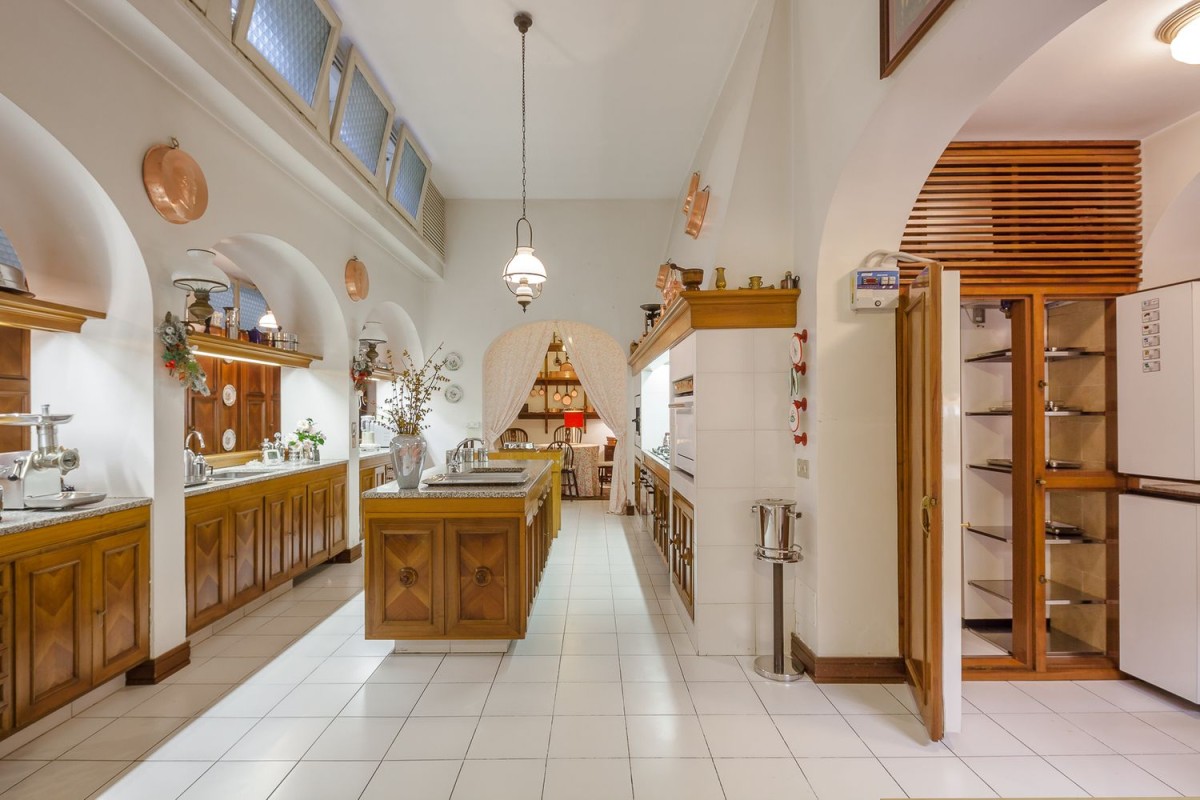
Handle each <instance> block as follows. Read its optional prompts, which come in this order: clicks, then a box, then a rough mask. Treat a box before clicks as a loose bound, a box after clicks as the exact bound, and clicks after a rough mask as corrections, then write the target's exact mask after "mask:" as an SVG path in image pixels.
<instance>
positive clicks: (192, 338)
mask: <svg viewBox="0 0 1200 800" xmlns="http://www.w3.org/2000/svg"><path fill="white" fill-rule="evenodd" d="M188 341H189V342H190V343H191V344H192V348H193V349H194V350H195V352H196V355H201V356H214V357H216V358H228V359H232V360H234V361H249V362H250V363H252V364H266V365H267V366H271V367H299V368H300V369H307V368H308V367H309V366H310V365H311V364H312V362H314V361H320V360H321V356H317V355H312V354H311V353H300V352H297V351H294V350H280V349H279V348H278V347H269V346H267V345H264V344H254V343H253V342H243V341H242V340H240V339H227V338H225V337H224V336H213V335H211V334H208V333H190V334H188Z"/></svg>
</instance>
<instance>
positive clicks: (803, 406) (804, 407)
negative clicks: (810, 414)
mask: <svg viewBox="0 0 1200 800" xmlns="http://www.w3.org/2000/svg"><path fill="white" fill-rule="evenodd" d="M792 405H794V406H795V407H796V408H798V409H800V410H801V411H808V398H807V397H801V398H800V399H799V400H793V401H792Z"/></svg>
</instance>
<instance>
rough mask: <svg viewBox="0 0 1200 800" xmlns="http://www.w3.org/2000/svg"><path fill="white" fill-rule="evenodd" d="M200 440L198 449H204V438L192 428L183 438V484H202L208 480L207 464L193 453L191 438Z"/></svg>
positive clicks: (202, 457) (197, 454) (202, 458)
mask: <svg viewBox="0 0 1200 800" xmlns="http://www.w3.org/2000/svg"><path fill="white" fill-rule="evenodd" d="M193 436H195V437H196V438H197V439H199V440H200V449H201V450H203V449H204V436H203V434H201V433H200V431H198V430H196V429H195V428H193V429H192V430H191V431H190V432H188V435H187V436H185V437H183V482H184V483H185V484H195V483H204V482H205V481H206V480H208V462H207V461H206V460H205V459H204V456H202V455H200V454H199V453H193V452H192V448H191V444H192V437H193Z"/></svg>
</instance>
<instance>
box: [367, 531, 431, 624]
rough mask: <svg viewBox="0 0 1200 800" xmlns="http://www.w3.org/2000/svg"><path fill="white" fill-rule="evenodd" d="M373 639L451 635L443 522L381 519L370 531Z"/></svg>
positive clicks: (369, 602) (369, 598) (369, 621)
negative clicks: (447, 603) (446, 633)
mask: <svg viewBox="0 0 1200 800" xmlns="http://www.w3.org/2000/svg"><path fill="white" fill-rule="evenodd" d="M366 569H367V586H368V587H369V589H368V591H367V637H368V638H372V639H423V638H430V637H441V636H442V635H443V634H444V633H445V632H446V605H445V586H444V585H443V581H444V578H445V558H444V550H443V530H442V521H441V520H428V519H412V520H405V519H375V520H371V521H370V522H369V523H368V530H367V567H366Z"/></svg>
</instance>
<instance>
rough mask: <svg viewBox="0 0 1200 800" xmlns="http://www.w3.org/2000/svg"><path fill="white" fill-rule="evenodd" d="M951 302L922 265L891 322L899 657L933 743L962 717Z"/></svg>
mask: <svg viewBox="0 0 1200 800" xmlns="http://www.w3.org/2000/svg"><path fill="white" fill-rule="evenodd" d="M958 295H959V276H958V273H957V272H943V271H942V268H941V265H940V264H930V266H929V268H928V269H927V270H925V271H924V272H922V273H921V274H920V275H919V276H918V277H917V278H916V279H915V280H914V281H913V283H912V284H911V285H910V286H909V287H908V292H907V294H906V295H904V296H903V297H902V299H901V310H900V313H899V315H898V318H897V322H898V324H897V336H898V354H899V356H900V357H899V364H898V371H897V386H898V398H897V399H898V405H899V425H898V428H899V459H898V464H899V477H900V480H899V489H900V492H899V494H900V520H899V523H900V524H899V531H900V543H899V544H900V546H899V559H900V574H899V583H900V655H901V656H902V657H903V659H904V666H905V673H906V678H907V681H908V684H909V686H910V687H911V689H912V692H913V697H914V698H915V699H916V702H917V705H918V706H919V707H920V709H921V717H922V718H923V719H924V721H925V727H926V728H927V729H928V731H929V737H930V738H931V739H933V740H934V741H937V740H939V739H941V738H942V736H943V734H945V733H947V732H954V731H957V730H958V729H959V727H960V725H961V714H962V639H961V633H960V631H959V628H960V625H961V608H962V596H961V573H962V565H961V551H962V542H961V534H960V531H959V523H960V521H961V516H962V513H961V509H962V496H961V486H960V484H961V472H960V471H961V452H960V451H961V432H960V430H959V412H960V407H959V346H958V343H959V340H958V332H957V319H958V313H959V297H958ZM944 321H945V322H948V323H950V324H949V325H947V326H946V332H945V335H943V322H944Z"/></svg>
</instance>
